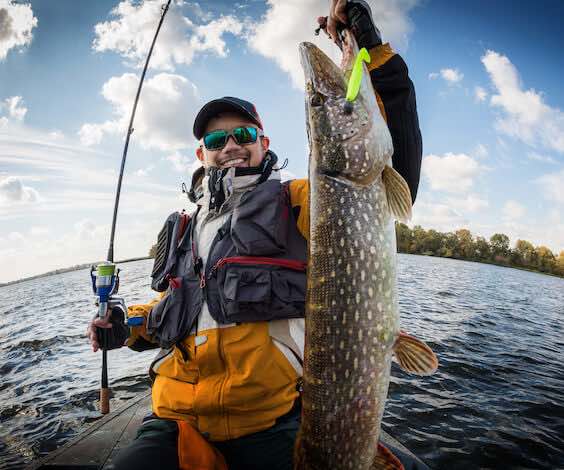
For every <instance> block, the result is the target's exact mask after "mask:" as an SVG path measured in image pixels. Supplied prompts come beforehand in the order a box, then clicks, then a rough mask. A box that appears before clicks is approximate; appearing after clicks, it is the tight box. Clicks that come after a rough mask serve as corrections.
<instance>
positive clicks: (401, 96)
mask: <svg viewBox="0 0 564 470" xmlns="http://www.w3.org/2000/svg"><path fill="white" fill-rule="evenodd" d="M370 58H371V62H370V64H369V66H368V70H369V71H370V78H371V79H372V85H373V86H374V90H375V91H376V94H377V98H379V99H378V104H379V105H380V109H381V110H382V107H383V112H382V114H383V116H384V118H385V119H386V122H387V123H388V128H389V129H390V134H391V135H392V141H393V143H394V154H393V156H392V162H393V166H394V169H396V170H397V171H398V172H399V173H400V174H401V175H402V176H403V178H404V179H405V181H407V184H408V185H409V189H410V190H411V198H412V200H413V202H415V197H416V196H417V188H418V186H419V177H420V173H421V157H422V151H423V150H422V141H421V131H420V129H419V119H418V117H417V104H416V99H415V88H414V87H413V82H412V81H411V80H410V78H409V74H408V69H407V65H406V64H405V62H404V61H403V59H402V58H401V57H400V56H399V55H398V54H396V53H395V52H394V51H393V50H392V48H391V47H390V45H389V44H382V45H380V46H376V47H374V48H372V49H371V50H370Z"/></svg>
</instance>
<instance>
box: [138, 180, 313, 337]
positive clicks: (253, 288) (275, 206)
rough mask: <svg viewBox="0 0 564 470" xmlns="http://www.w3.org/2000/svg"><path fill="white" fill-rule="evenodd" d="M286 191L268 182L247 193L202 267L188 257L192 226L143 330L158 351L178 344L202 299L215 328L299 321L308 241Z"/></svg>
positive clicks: (191, 254)
mask: <svg viewBox="0 0 564 470" xmlns="http://www.w3.org/2000/svg"><path fill="white" fill-rule="evenodd" d="M288 188H289V186H288V184H281V183H280V181H277V180H269V181H266V182H264V183H262V184H260V185H258V186H257V187H256V188H254V189H252V190H250V191H248V192H246V193H245V194H244V195H243V196H242V197H241V200H240V201H239V203H238V205H237V206H236V207H235V208H234V210H233V214H232V216H231V217H230V218H229V219H228V221H227V222H226V223H225V224H224V225H223V227H221V228H220V229H219V231H218V233H217V235H216V237H215V239H214V240H213V242H212V245H211V248H210V252H209V254H208V257H207V262H206V266H205V267H204V266H199V265H198V260H199V257H198V255H197V253H195V252H194V251H193V250H194V249H195V246H194V244H193V243H192V230H193V227H192V221H193V220H194V218H192V219H191V220H190V222H189V223H188V228H187V230H186V232H185V234H184V236H183V237H182V239H181V241H180V243H179V245H178V246H174V244H173V245H172V246H171V248H170V250H175V256H176V262H174V263H170V265H171V266H173V269H172V270H171V272H170V273H167V274H168V278H169V279H170V282H169V293H168V295H167V296H166V297H165V298H164V299H163V300H161V301H160V302H159V303H158V304H157V305H155V306H154V307H153V309H152V311H151V314H150V315H149V318H148V321H147V331H148V333H149V334H152V335H155V338H156V339H157V340H158V341H159V342H160V343H161V346H163V347H170V346H172V345H173V344H175V343H177V342H179V341H181V340H182V339H183V338H184V337H185V336H186V335H187V334H188V333H189V332H190V331H191V329H192V327H193V325H194V322H195V321H196V319H197V318H198V315H199V314H200V312H201V309H202V304H203V300H204V296H205V299H206V302H207V304H208V308H209V311H210V314H211V316H212V317H213V319H214V320H216V321H217V322H218V323H220V324H226V323H234V322H256V321H269V320H280V319H287V318H300V317H303V316H304V309H305V293H306V273H305V266H306V259H307V242H306V240H305V239H304V237H303V236H302V235H301V234H300V232H299V231H298V228H297V225H296V220H295V217H294V214H293V211H292V209H291V204H290V196H289V190H288Z"/></svg>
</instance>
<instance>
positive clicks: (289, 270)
mask: <svg viewBox="0 0 564 470" xmlns="http://www.w3.org/2000/svg"><path fill="white" fill-rule="evenodd" d="M215 273H217V282H218V291H219V297H220V300H221V310H222V314H223V316H224V318H222V319H221V320H222V321H223V322H226V323H233V322H255V321H269V320H277V319H282V318H300V317H303V315H304V299H305V284H306V276H305V263H304V262H301V261H293V260H284V259H276V258H262V257H233V258H224V259H222V260H221V261H220V262H219V263H218V265H217V267H216V270H215Z"/></svg>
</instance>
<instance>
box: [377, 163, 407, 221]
mask: <svg viewBox="0 0 564 470" xmlns="http://www.w3.org/2000/svg"><path fill="white" fill-rule="evenodd" d="M382 181H383V183H384V187H385V188H386V197H387V198H388V206H389V207H390V212H391V213H392V215H393V216H394V217H395V218H396V219H397V220H399V221H401V222H407V221H408V220H409V219H411V205H412V204H411V192H410V191H409V186H408V185H407V183H406V182H405V180H404V179H403V177H402V176H401V175H400V174H399V173H398V172H397V171H396V170H394V169H393V168H392V167H391V166H389V165H386V166H385V167H384V171H383V172H382Z"/></svg>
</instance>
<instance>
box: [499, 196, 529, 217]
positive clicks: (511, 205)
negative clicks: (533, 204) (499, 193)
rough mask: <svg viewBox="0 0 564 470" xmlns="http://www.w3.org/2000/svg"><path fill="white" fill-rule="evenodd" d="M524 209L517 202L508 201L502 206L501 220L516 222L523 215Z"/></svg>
mask: <svg viewBox="0 0 564 470" xmlns="http://www.w3.org/2000/svg"><path fill="white" fill-rule="evenodd" d="M525 212H526V209H525V207H524V206H523V205H521V204H519V203H518V202H517V201H512V200H509V201H507V202H506V203H505V204H504V205H503V218H504V219H505V220H507V221H517V220H519V219H521V218H522V217H523V216H524V215H525Z"/></svg>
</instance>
